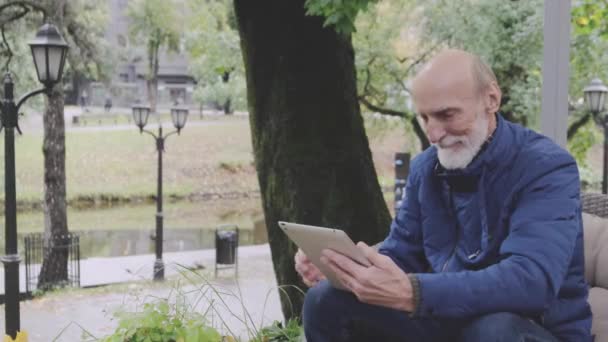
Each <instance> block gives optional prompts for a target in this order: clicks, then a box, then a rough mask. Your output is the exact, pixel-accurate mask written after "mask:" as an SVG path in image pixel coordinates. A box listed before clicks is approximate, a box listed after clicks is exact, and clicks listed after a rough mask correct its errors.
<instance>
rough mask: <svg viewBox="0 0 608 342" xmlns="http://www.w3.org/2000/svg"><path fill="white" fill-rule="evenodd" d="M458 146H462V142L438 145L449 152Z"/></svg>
mask: <svg viewBox="0 0 608 342" xmlns="http://www.w3.org/2000/svg"><path fill="white" fill-rule="evenodd" d="M460 146H462V141H456V142H453V143H451V144H449V145H439V147H441V148H442V149H445V150H451V149H454V148H458V147H460Z"/></svg>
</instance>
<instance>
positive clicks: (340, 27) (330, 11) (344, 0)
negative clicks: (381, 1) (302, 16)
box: [304, 0, 378, 34]
mask: <svg viewBox="0 0 608 342" xmlns="http://www.w3.org/2000/svg"><path fill="white" fill-rule="evenodd" d="M377 1H378V0H306V3H305V4H304V6H305V7H306V14H307V15H316V16H322V17H325V21H324V23H323V26H324V27H327V26H333V27H334V28H335V29H336V31H337V32H339V33H342V34H350V33H353V32H355V19H356V18H357V14H358V13H359V12H360V11H365V10H366V9H367V7H368V6H369V4H370V3H375V2H377Z"/></svg>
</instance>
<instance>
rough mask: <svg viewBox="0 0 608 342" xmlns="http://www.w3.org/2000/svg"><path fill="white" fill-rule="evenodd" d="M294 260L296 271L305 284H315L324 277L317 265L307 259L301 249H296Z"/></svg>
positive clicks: (309, 285)
mask: <svg viewBox="0 0 608 342" xmlns="http://www.w3.org/2000/svg"><path fill="white" fill-rule="evenodd" d="M294 260H295V263H296V272H298V274H300V276H301V277H302V281H304V284H306V286H308V287H311V286H315V285H317V283H318V282H320V281H321V280H323V279H325V276H324V275H323V273H321V271H320V270H319V269H318V268H317V266H315V265H314V264H313V263H312V262H311V261H310V259H308V257H307V256H306V254H304V252H302V250H301V249H298V252H297V253H296V255H295V257H294Z"/></svg>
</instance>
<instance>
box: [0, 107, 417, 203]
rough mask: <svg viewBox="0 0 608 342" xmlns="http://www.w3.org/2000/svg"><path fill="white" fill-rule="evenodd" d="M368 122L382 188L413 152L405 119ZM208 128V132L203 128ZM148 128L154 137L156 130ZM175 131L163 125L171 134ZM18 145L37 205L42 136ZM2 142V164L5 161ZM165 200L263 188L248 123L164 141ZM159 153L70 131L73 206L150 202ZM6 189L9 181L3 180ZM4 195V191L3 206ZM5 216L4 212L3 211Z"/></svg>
mask: <svg viewBox="0 0 608 342" xmlns="http://www.w3.org/2000/svg"><path fill="white" fill-rule="evenodd" d="M365 117H366V129H367V134H368V136H369V140H370V146H371V149H372V152H373V157H374V162H375V164H376V169H377V172H378V177H379V180H380V182H381V185H385V186H387V185H388V186H390V185H392V184H393V182H394V169H393V161H394V153H395V152H397V151H407V150H408V148H409V147H408V146H411V145H412V144H411V143H408V142H407V141H406V139H407V138H406V135H405V134H404V132H405V130H404V125H403V122H402V121H399V120H386V119H377V118H372V117H371V116H365ZM201 123H202V125H201ZM148 128H150V129H154V130H155V131H156V126H155V125H152V124H151V125H149V126H148ZM170 128H171V125H170V124H165V125H164V129H165V132H166V131H167V130H169V129H170ZM24 133H25V134H24V135H22V136H17V138H16V144H15V146H16V173H17V199H18V200H19V201H26V202H39V201H41V199H42V196H43V155H42V139H43V137H42V132H41V131H40V130H38V131H35V130H30V131H25V132H24ZM3 146H4V140H3V139H0V160H3V159H4V148H3ZM165 151H166V153H164V154H163V164H164V165H163V173H164V175H163V192H164V196H165V197H171V196H177V197H182V196H187V195H190V194H193V193H225V192H231V191H240V192H242V191H251V190H254V191H255V190H257V189H258V183H257V179H256V174H255V167H254V164H253V150H252V147H251V134H250V130H249V120H248V118H247V117H242V116H241V117H234V116H214V117H207V116H206V117H204V118H203V119H202V120H199V121H197V122H196V124H194V123H193V124H191V125H190V126H186V128H185V129H184V130H183V131H182V133H181V135H179V136H177V135H175V136H171V137H169V138H168V139H167V140H166V142H165ZM156 177H157V154H156V146H155V143H154V141H153V139H152V137H150V136H149V135H147V134H145V133H144V134H142V135H140V134H139V132H138V131H137V128H133V129H120V127H118V128H116V129H114V130H112V126H104V127H103V130H102V128H100V130H95V129H88V128H87V129H86V130H71V131H68V132H67V133H66V178H67V197H68V201H75V200H78V199H81V200H92V201H95V200H97V201H99V199H101V198H102V197H105V198H112V197H115V198H120V199H125V198H132V197H150V196H154V195H155V194H156V179H157V178H156ZM0 187H1V188H3V187H4V177H0ZM3 198H4V192H0V199H3ZM0 210H1V209H0Z"/></svg>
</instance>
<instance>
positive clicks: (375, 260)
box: [357, 241, 386, 268]
mask: <svg viewBox="0 0 608 342" xmlns="http://www.w3.org/2000/svg"><path fill="white" fill-rule="evenodd" d="M357 247H358V248H359V249H360V250H361V251H362V252H363V255H365V257H366V258H367V260H369V262H371V263H372V265H375V266H380V267H381V266H385V265H386V256H385V255H383V254H380V253H378V251H377V250H376V249H375V248H373V247H370V246H368V245H367V244H366V243H365V242H363V241H359V242H358V243H357ZM381 268H384V267H381Z"/></svg>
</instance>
